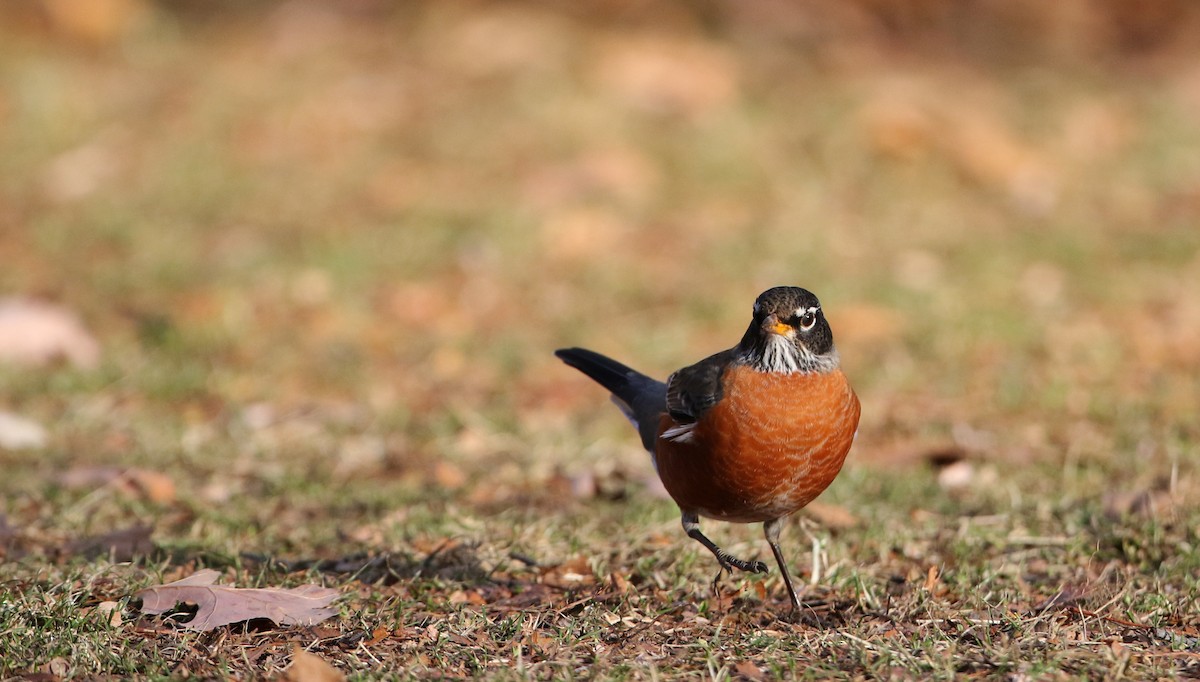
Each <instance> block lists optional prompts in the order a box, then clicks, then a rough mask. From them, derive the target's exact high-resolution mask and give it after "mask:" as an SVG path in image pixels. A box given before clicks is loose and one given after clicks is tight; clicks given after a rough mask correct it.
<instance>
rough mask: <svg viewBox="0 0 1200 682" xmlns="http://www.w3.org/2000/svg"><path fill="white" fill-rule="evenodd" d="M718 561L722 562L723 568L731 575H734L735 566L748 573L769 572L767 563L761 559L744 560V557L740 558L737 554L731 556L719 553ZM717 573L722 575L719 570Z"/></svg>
mask: <svg viewBox="0 0 1200 682" xmlns="http://www.w3.org/2000/svg"><path fill="white" fill-rule="evenodd" d="M717 561H718V562H720V564H721V570H723V571H725V572H726V573H728V574H730V575H733V569H735V568H736V569H738V570H739V571H746V572H747V573H766V572H767V565H766V564H765V563H763V562H761V561H744V560H742V559H739V558H737V557H735V556H730V555H728V554H724V555H718V556H717ZM717 575H718V576H719V575H720V572H719V571H718V573H717Z"/></svg>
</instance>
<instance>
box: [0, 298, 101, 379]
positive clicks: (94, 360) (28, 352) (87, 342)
mask: <svg viewBox="0 0 1200 682" xmlns="http://www.w3.org/2000/svg"><path fill="white" fill-rule="evenodd" d="M59 358H66V359H67V360H69V361H70V362H71V363H72V364H74V365H75V366H77V367H83V368H85V369H87V368H92V367H95V366H96V365H97V364H98V363H99V362H100V344H99V343H97V342H96V339H95V338H93V337H92V335H91V334H90V333H88V331H87V330H86V329H84V327H83V323H82V322H80V321H79V318H78V317H77V316H76V315H75V314H74V313H72V312H70V311H68V310H66V309H65V308H62V307H60V306H57V305H54V304H51V303H43V302H40V301H34V300H30V299H24V298H16V297H10V298H5V299H0V361H7V362H13V363H17V364H23V365H44V364H47V363H49V362H53V361H54V360H57V359H59Z"/></svg>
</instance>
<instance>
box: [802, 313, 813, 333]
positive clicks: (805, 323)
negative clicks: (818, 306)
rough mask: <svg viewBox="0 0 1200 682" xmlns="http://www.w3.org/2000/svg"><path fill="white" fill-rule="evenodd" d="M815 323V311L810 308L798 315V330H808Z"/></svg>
mask: <svg viewBox="0 0 1200 682" xmlns="http://www.w3.org/2000/svg"><path fill="white" fill-rule="evenodd" d="M816 323H817V313H816V312H814V311H812V310H810V311H808V312H806V313H804V315H802V316H801V317H800V331H804V332H806V331H808V330H809V329H812V328H813V325H814V324H816Z"/></svg>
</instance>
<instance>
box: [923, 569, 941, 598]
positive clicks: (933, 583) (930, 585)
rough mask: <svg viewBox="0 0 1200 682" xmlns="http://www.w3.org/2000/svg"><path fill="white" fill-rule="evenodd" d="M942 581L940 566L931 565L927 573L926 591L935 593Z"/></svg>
mask: <svg viewBox="0 0 1200 682" xmlns="http://www.w3.org/2000/svg"><path fill="white" fill-rule="evenodd" d="M940 582H941V574H940V573H939V572H938V567H937V566H930V567H929V572H928V573H926V574H925V591H926V592H929V593H930V594H933V592H934V590H936V589H937V586H938V583H940Z"/></svg>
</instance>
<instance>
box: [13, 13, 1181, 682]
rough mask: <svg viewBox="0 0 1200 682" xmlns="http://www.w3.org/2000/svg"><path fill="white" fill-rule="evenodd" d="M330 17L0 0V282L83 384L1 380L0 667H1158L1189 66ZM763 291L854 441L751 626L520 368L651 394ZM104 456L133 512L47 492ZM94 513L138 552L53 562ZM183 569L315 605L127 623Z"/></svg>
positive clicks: (1169, 544)
mask: <svg viewBox="0 0 1200 682" xmlns="http://www.w3.org/2000/svg"><path fill="white" fill-rule="evenodd" d="M114 6H115V5H114ZM363 7H366V8H367V9H361V10H359V11H360V12H366V14H365V15H364V14H361V13H355V12H348V13H345V14H339V13H336V12H334V11H332V10H320V9H314V8H312V7H310V6H307V5H304V4H299V3H293V4H289V5H285V6H280V7H278V8H268V7H266V6H263V7H256V8H251V9H241V10H239V11H230V12H227V13H224V14H222V13H215V14H211V15H204V14H198V13H197V12H198V10H187V9H186V8H185V9H177V10H170V9H169V8H165V7H159V6H149V7H148V9H147V10H146V13H144V14H142V15H140V16H139V17H138V18H136V19H130V20H129V23H128V24H119V25H124V26H126V28H125V29H123V32H122V33H120V35H110V36H108V37H104V36H101V37H99V38H96V37H95V36H93V37H92V38H89V40H88V41H83V42H80V39H79V38H77V37H76V38H72V35H73V34H72V33H71V32H70V31H69V30H67V29H65V28H63V27H62V26H59V27H58V28H55V29H46V28H38V27H39V26H42V25H43V24H41V23H39V22H38V21H33V20H30V19H29V18H28V16H27V15H26V14H21V12H22V11H23V10H19V9H18V10H13V9H8V10H4V11H7V12H10V13H12V14H11V17H12V18H13V20H12V21H11V22H9V23H7V24H5V26H6V28H3V29H0V38H3V40H0V45H2V46H3V47H0V152H2V153H0V253H3V254H4V261H5V262H7V263H9V264H10V267H6V268H3V269H0V291H4V292H7V293H11V294H20V295H33V296H37V297H41V298H45V299H50V300H53V301H55V302H58V303H60V304H62V305H64V306H66V307H67V308H69V309H71V310H73V311H75V312H77V313H78V314H79V315H80V316H81V317H82V319H83V320H84V321H85V323H86V325H87V326H88V327H89V328H90V329H91V330H92V332H93V333H94V334H95V335H96V337H97V338H98V339H99V340H100V342H101V344H102V346H103V348H104V355H103V360H102V362H101V364H100V366H99V367H97V368H93V369H84V368H77V367H72V366H70V365H69V364H66V363H58V364H55V365H51V366H47V367H26V366H17V365H0V386H2V387H3V391H2V392H0V409H3V410H5V411H9V412H14V413H17V414H20V415H22V416H25V417H28V418H31V419H34V420H36V421H38V422H39V423H41V424H43V425H44V426H45V427H46V428H47V429H48V431H49V433H50V438H49V442H48V444H47V445H46V446H45V447H44V448H40V449H37V450H33V451H7V450H0V466H3V467H4V471H5V476H4V477H3V479H2V480H0V492H2V500H3V502H2V503H3V507H0V513H2V514H3V517H2V518H3V520H4V523H2V524H0V552H2V553H3V557H4V562H3V563H2V564H0V678H4V679H8V678H20V677H21V676H27V675H33V674H38V673H47V674H52V675H55V676H57V677H59V678H79V677H101V678H105V677H107V678H126V677H140V678H156V677H185V676H199V677H222V676H229V677H259V678H263V677H271V676H276V675H278V674H280V673H281V672H282V671H283V670H285V669H286V668H287V666H288V665H289V664H290V662H291V660H292V651H293V647H294V646H296V645H299V646H302V647H304V648H306V649H308V650H310V651H313V652H315V653H317V654H318V655H320V656H321V657H322V658H324V659H325V660H326V661H328V662H330V663H331V664H332V665H334V666H336V667H338V668H339V669H341V670H343V671H344V672H346V673H347V674H349V675H350V676H351V677H352V678H355V679H374V678H377V677H379V676H382V675H391V676H394V677H399V678H423V677H428V676H433V675H438V676H445V677H458V676H483V677H490V678H494V679H527V678H537V679H545V678H575V677H580V678H584V677H586V678H599V679H681V678H694V677H698V676H704V677H711V678H714V679H725V678H738V679H742V678H745V679H773V678H779V677H796V678H801V679H824V678H841V679H868V678H889V679H959V678H963V677H967V678H983V679H1122V678H1125V679H1179V678H1187V677H1194V676H1197V675H1200V663H1198V661H1200V630H1198V628H1200V601H1198V600H1200V581H1198V580H1197V578H1196V576H1197V575H1200V565H1198V564H1200V559H1198V557H1200V553H1198V552H1197V544H1198V542H1200V539H1198V537H1197V536H1198V535H1200V510H1198V508H1197V507H1196V505H1195V502H1194V500H1195V499H1197V492H1198V491H1197V480H1198V479H1197V470H1196V464H1197V444H1198V442H1200V423H1198V422H1197V418H1196V415H1197V414H1200V392H1198V391H1196V379H1195V377H1196V372H1197V370H1198V369H1200V341H1197V339H1200V307H1198V304H1197V300H1196V299H1195V297H1194V296H1193V295H1192V294H1191V292H1190V289H1189V288H1188V286H1189V285H1188V283H1189V282H1192V281H1195V280H1196V279H1197V276H1198V275H1200V260H1197V255H1196V254H1197V253H1200V233H1198V232H1197V231H1196V230H1195V224H1196V219H1197V217H1200V208H1198V204H1197V201H1196V196H1197V189H1196V188H1197V187H1198V186H1200V185H1198V182H1200V166H1197V164H1196V159H1197V158H1200V156H1198V155H1197V154H1196V153H1195V152H1196V149H1197V144H1198V143H1200V127H1197V126H1196V124H1195V121H1196V120H1197V119H1196V117H1195V116H1193V115H1192V113H1194V107H1195V102H1196V99H1195V98H1196V92H1195V87H1196V86H1195V83H1194V82H1193V81H1194V76H1192V77H1189V75H1188V74H1189V73H1190V72H1189V71H1188V70H1187V69H1186V68H1185V66H1186V63H1185V62H1186V60H1182V59H1181V60H1175V59H1173V58H1172V57H1171V55H1170V53H1169V52H1167V53H1165V55H1160V58H1159V59H1157V60H1141V59H1138V58H1128V59H1125V60H1116V61H1115V62H1114V63H1116V64H1117V65H1118V66H1116V67H1113V68H1112V69H1105V71H1104V72H1103V73H1099V72H1098V69H1097V67H1095V66H1091V65H1089V64H1088V63H1087V60H1078V59H1077V60H1072V59H1062V60H1061V61H1055V62H1050V64H1051V66H1049V67H1037V68H1034V67H1032V66H1029V67H1026V66H1021V65H1013V64H1011V63H994V62H991V61H988V60H986V59H971V58H967V57H963V59H962V60H961V61H960V62H959V63H958V64H957V65H956V66H951V65H950V64H949V61H948V60H946V59H939V58H934V57H931V56H929V55H928V54H925V55H921V54H917V53H915V52H912V51H905V50H902V49H900V48H899V47H897V46H896V45H892V44H883V43H875V42H872V41H866V42H865V43H862V44H860V45H858V48H856V49H857V50H858V51H857V52H854V51H851V52H847V53H843V52H838V51H837V49H835V47H834V46H830V45H817V46H810V47H811V48H812V50H813V51H806V49H800V48H798V47H797V45H796V44H795V43H794V42H789V39H786V38H785V37H782V36H781V35H774V34H770V35H765V36H762V37H758V38H754V39H751V38H749V37H747V36H746V35H743V34H742V33H741V32H740V31H739V29H737V28H736V26H737V24H736V22H730V23H727V24H726V23H718V24H717V25H715V26H713V27H709V28H705V29H702V28H700V27H698V25H697V24H696V23H693V22H691V21H690V20H689V19H687V18H686V17H683V16H674V15H672V17H673V18H671V17H668V18H667V21H666V23H665V24H660V23H658V22H647V23H645V24H643V23H642V22H641V19H640V18H639V16H640V15H637V14H636V13H635V15H632V16H625V17H623V18H620V17H619V18H613V17H611V16H608V15H605V14H604V13H603V12H601V11H600V10H596V12H597V13H596V14H595V15H594V16H593V15H590V14H586V13H585V14H574V13H565V12H564V13H559V12H555V11H552V10H551V9H548V8H546V7H542V6H540V5H537V4H518V5H512V6H507V5H506V6H503V7H501V6H497V7H490V6H482V7H477V8H473V9H471V10H465V9H454V8H450V7H442V6H440V5H434V4H430V5H423V4H422V5H414V6H413V8H412V9H408V10H404V11H400V10H395V11H386V10H382V9H379V8H375V9H370V7H369V3H367V4H364V5H363ZM189 12H191V13H189ZM22 17H24V18H23V19H22ZM651 23H653V25H651ZM631 24H632V25H637V26H638V27H639V28H638V30H637V31H633V30H631V29H630V25H631ZM644 36H649V39H643V37H644ZM843 45H845V44H843ZM481 46H486V48H487V49H483V48H482V47H481ZM646 73H650V74H651V76H646V75H645V74H646ZM655 73H658V74H665V75H659V76H654V75H653V74H655ZM645 78H649V79H650V80H649V81H646V80H644V79H645ZM647 83H648V84H647ZM1030 178H1033V180H1034V181H1031V180H1030ZM779 283H795V284H799V285H803V286H807V287H809V288H812V289H814V290H815V291H817V293H818V294H820V295H821V297H822V300H823V302H824V304H825V306H826V308H827V310H828V311H829V314H830V316H831V320H832V324H833V328H834V333H835V336H836V338H837V339H838V344H839V348H840V350H841V353H842V356H843V361H844V364H845V366H846V369H847V371H848V373H849V374H850V376H851V378H852V380H853V382H854V385H855V387H856V389H857V391H858V393H859V395H860V397H861V398H862V402H863V407H864V410H863V422H862V425H861V429H860V435H859V438H858V441H857V443H856V445H855V450H854V451H853V453H852V454H851V459H850V462H849V464H848V466H847V468H846V470H845V471H844V472H843V473H842V475H841V476H840V477H839V478H838V480H837V481H836V482H835V483H834V485H833V486H832V487H831V488H830V490H829V491H828V492H827V493H826V494H825V495H824V496H823V497H822V498H821V500H820V501H821V502H823V503H825V504H826V505H828V506H827V507H826V508H825V511H824V512H820V510H818V512H814V513H812V514H801V515H800V517H799V518H798V519H797V520H796V521H795V522H794V523H791V524H789V526H788V528H787V529H786V531H785V540H784V542H785V545H784V548H785V551H786V553H787V555H788V556H789V558H790V560H791V563H792V567H793V571H794V572H795V573H796V574H797V575H798V578H799V579H800V580H801V581H803V582H805V583H811V584H809V585H808V587H807V590H806V592H805V594H804V601H805V605H806V608H805V610H804V612H802V613H801V614H799V615H798V616H795V617H793V616H790V615H789V614H788V613H787V612H786V608H785V607H786V604H787V600H786V596H785V594H784V591H783V586H782V585H781V584H780V582H779V578H778V576H777V574H776V573H775V572H774V571H772V573H770V574H768V575H766V576H734V577H732V578H726V579H724V580H723V581H722V582H721V583H720V587H719V589H718V590H717V591H716V592H714V591H713V590H712V589H711V585H710V582H711V580H712V576H713V572H714V568H715V567H714V565H713V562H712V560H711V557H710V556H707V554H706V553H705V552H704V550H703V549H702V548H700V547H699V546H698V545H696V543H693V542H691V541H690V540H688V539H687V538H686V537H685V536H684V535H683V533H682V531H681V530H680V528H679V521H678V515H677V512H676V510H675V509H674V507H673V505H672V504H671V502H670V501H669V500H666V499H663V498H662V497H661V496H659V495H658V494H656V493H655V488H654V486H653V485H652V484H651V477H652V471H651V467H650V464H649V462H648V461H647V458H646V456H645V454H644V453H643V452H641V451H639V449H638V447H637V444H636V438H635V437H634V435H633V434H632V432H631V431H630V430H629V429H628V426H627V425H626V424H625V422H624V420H623V419H621V418H620V416H619V414H618V413H617V412H616V411H615V410H613V409H611V408H610V407H609V406H608V404H607V403H606V401H605V397H604V396H603V395H602V393H601V392H600V391H599V390H598V389H596V388H595V387H594V386H591V385H590V384H589V383H588V382H587V381H586V380H585V379H583V378H581V377H579V376H577V375H576V374H575V373H573V372H571V371H569V370H568V369H566V368H564V367H562V366H561V365H560V364H559V363H557V361H556V360H555V359H554V358H553V357H552V355H551V351H552V350H553V349H554V348H556V347H559V346H563V345H584V346H588V347H592V348H596V349H597V350H601V351H603V352H607V353H611V354H613V355H615V356H616V357H619V358H622V359H624V360H626V361H628V362H630V363H631V364H634V365H635V366H638V367H640V368H643V369H645V370H646V371H649V372H653V373H656V374H659V375H664V376H665V374H666V373H667V372H669V371H671V370H672V369H675V368H677V367H678V366H681V365H682V364H684V363H687V362H691V361H694V360H695V359H697V358H699V357H701V356H703V355H704V354H707V353H711V352H713V351H715V350H718V349H720V348H722V347H726V346H728V345H730V344H732V343H733V342H734V341H735V340H736V338H737V337H738V336H739V335H740V331H741V329H743V328H744V324H745V319H744V318H745V316H746V314H747V312H748V306H749V302H750V301H752V299H753V297H754V296H755V295H756V294H757V293H758V292H759V291H761V290H762V289H765V288H766V287H768V286H771V285H774V284H779ZM947 453H949V454H948V455H947ZM942 455H946V456H945V457H941V456H942ZM942 460H947V461H951V462H952V464H951V465H950V466H952V467H955V469H947V468H946V467H945V466H944V464H945V462H943V461H942ZM939 462H940V463H939ZM104 467H110V468H115V469H116V470H117V471H126V472H130V471H131V470H133V471H138V472H149V473H150V474H157V475H160V476H161V477H163V478H165V480H166V481H168V482H169V484H170V486H172V487H169V488H167V489H166V490H165V492H164V491H163V490H158V492H157V493H155V489H152V488H151V487H149V486H148V484H138V483H137V482H136V481H137V479H136V477H133V476H134V475H133V473H128V474H127V477H126V478H122V479H113V478H111V476H110V477H109V478H103V477H100V478H97V477H96V476H95V475H94V476H93V477H92V478H90V479H89V478H87V477H86V476H84V477H83V479H84V482H82V483H80V482H78V481H79V480H80V478H79V474H80V473H85V474H86V473H88V472H91V473H92V474H96V472H97V471H98V470H99V469H100V468H104ZM956 472H957V473H958V475H959V479H957V482H956V480H955V479H954V478H953V476H952V475H953V474H955V473H956ZM68 474H74V475H75V477H74V478H72V476H70V475H68ZM131 477H132V478H131ZM129 480H134V483H130V482H129ZM155 480H157V479H155ZM72 481H75V482H72ZM138 524H149V525H150V526H152V532H151V535H150V538H149V549H148V550H147V549H145V547H141V548H139V549H137V551H131V550H130V548H129V547H128V546H127V545H128V538H126V540H119V539H111V538H110V539H108V540H103V541H100V542H99V543H98V544H97V543H91V546H93V547H100V548H101V550H102V551H100V552H99V554H96V553H95V552H91V553H89V552H85V551H83V548H85V547H86V546H87V544H88V543H83V542H81V539H85V538H89V537H91V538H94V537H96V536H104V535H105V534H107V533H110V532H112V531H117V530H121V529H130V528H132V527H134V526H136V525H138ZM705 529H706V533H709V534H710V535H711V536H712V537H713V538H714V540H716V541H717V542H718V543H720V544H722V545H723V546H726V547H727V548H728V549H730V550H732V551H734V552H735V553H737V554H738V555H741V556H747V557H753V558H764V557H765V556H766V555H767V554H769V553H768V552H767V551H766V550H767V548H766V545H765V543H764V542H763V541H762V539H761V530H760V529H758V528H756V527H743V526H731V525H724V524H717V523H713V522H709V523H707V524H705ZM123 543H124V544H123ZM105 547H108V551H103V548H105ZM814 551H815V552H816V554H817V557H818V558H817V560H816V562H815V563H814V561H813V558H812V553H813V552H814ZM814 565H815V566H816V567H817V570H818V574H816V575H814V572H813V566H814ZM203 567H211V568H216V569H218V570H220V571H222V573H223V578H222V582H223V583H224V584H232V585H237V586H240V587H253V586H292V585H298V584H303V583H310V582H317V583H323V584H326V585H330V586H334V587H337V588H338V589H340V590H341V591H342V592H343V598H342V599H341V600H340V601H339V602H338V604H339V608H340V613H339V616H338V617H337V618H335V619H331V620H329V621H326V622H323V623H321V624H319V625H316V626H312V627H296V628H277V627H273V626H270V625H268V624H264V623H258V622H253V623H250V624H249V625H247V626H244V627H243V626H238V627H233V628H225V629H221V630H217V631H213V632H210V633H199V634H197V633H189V632H185V631H181V630H179V629H177V628H173V627H171V626H169V625H167V624H165V623H164V622H163V621H161V620H155V619H148V618H144V617H141V616H139V614H138V612H137V608H136V606H137V604H136V602H135V601H133V600H131V598H130V597H131V595H133V594H134V593H135V592H136V591H137V590H139V589H141V588H143V587H146V586H150V585H154V584H159V583H161V582H164V581H169V580H174V579H177V578H180V577H183V576H185V575H188V574H190V573H192V572H194V571H195V570H197V569H199V568H203ZM106 602H115V603H116V607H115V608H116V613H117V614H118V615H119V618H117V619H114V618H113V615H112V612H111V611H105V610H104V609H102V608H100V605H101V604H104V603H106ZM105 608H108V607H107V606H106V607H105Z"/></svg>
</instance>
